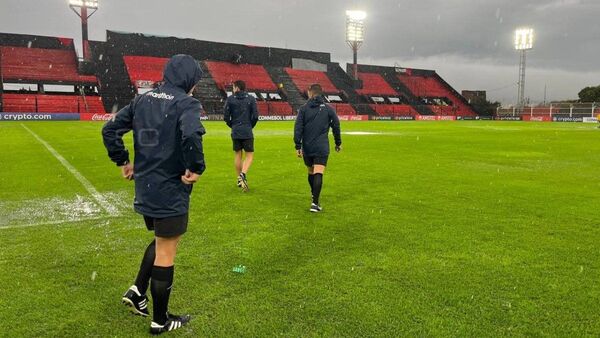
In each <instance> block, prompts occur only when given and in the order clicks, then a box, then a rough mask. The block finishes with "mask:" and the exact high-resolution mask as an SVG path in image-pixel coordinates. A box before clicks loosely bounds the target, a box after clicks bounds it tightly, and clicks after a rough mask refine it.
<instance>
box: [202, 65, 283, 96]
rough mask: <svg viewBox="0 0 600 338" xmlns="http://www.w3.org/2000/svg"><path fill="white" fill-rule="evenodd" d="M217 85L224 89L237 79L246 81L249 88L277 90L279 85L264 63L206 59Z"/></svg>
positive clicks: (268, 90)
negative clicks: (275, 82) (235, 62)
mask: <svg viewBox="0 0 600 338" xmlns="http://www.w3.org/2000/svg"><path fill="white" fill-rule="evenodd" d="M205 64H206V66H207V67H208V71H209V72H210V73H211V75H212V77H213V79H214V80H215V82H216V83H217V86H218V87H219V88H221V89H222V90H225V89H226V88H227V87H231V84H232V83H233V82H234V81H236V80H242V81H244V82H246V87H247V88H248V90H258V91H267V92H277V86H276V85H275V84H274V83H273V80H271V77H270V76H269V73H267V71H266V70H265V68H264V67H263V66H262V65H253V64H233V63H228V62H218V61H206V62H205Z"/></svg>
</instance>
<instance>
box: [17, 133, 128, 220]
mask: <svg viewBox="0 0 600 338" xmlns="http://www.w3.org/2000/svg"><path fill="white" fill-rule="evenodd" d="M21 127H23V128H24V129H25V130H27V131H28V132H29V133H30V134H31V135H32V136H33V137H34V138H35V139H36V140H37V141H38V142H39V143H41V144H42V145H43V146H44V147H46V149H48V151H49V152H50V153H51V154H52V155H53V156H54V157H55V158H56V159H57V160H58V161H59V162H60V163H61V164H62V165H63V166H64V167H65V168H66V169H67V170H68V171H69V172H70V173H71V174H72V175H73V176H75V178H76V179H77V180H78V181H79V183H81V185H83V187H84V188H85V189H86V190H87V191H88V193H89V194H90V195H92V197H93V198H94V199H95V200H96V202H98V204H99V205H100V206H101V207H102V209H104V210H105V211H106V212H107V213H108V214H109V215H111V216H117V215H118V214H119V212H118V211H117V209H116V208H115V207H114V206H113V205H111V204H110V203H109V202H108V201H107V200H106V199H105V198H104V196H102V195H101V194H100V193H99V192H98V190H96V188H94V186H93V185H92V183H90V181H88V179H87V178H85V177H84V176H83V175H82V174H81V173H80V172H79V171H78V170H77V169H75V167H74V166H73V165H71V163H69V161H67V160H66V159H65V158H64V157H62V155H61V154H59V153H58V152H57V151H56V150H55V149H54V148H53V147H52V146H51V145H50V144H49V143H48V142H46V141H44V139H42V138H41V137H40V136H38V134H36V133H34V132H33V131H32V130H31V129H29V128H27V127H26V126H25V125H24V124H22V123H21Z"/></svg>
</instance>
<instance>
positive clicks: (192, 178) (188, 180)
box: [181, 170, 200, 185]
mask: <svg viewBox="0 0 600 338" xmlns="http://www.w3.org/2000/svg"><path fill="white" fill-rule="evenodd" d="M198 179H200V175H198V174H196V173H193V172H191V171H189V170H186V171H185V175H183V176H181V182H183V184H187V185H192V184H194V183H196V182H198Z"/></svg>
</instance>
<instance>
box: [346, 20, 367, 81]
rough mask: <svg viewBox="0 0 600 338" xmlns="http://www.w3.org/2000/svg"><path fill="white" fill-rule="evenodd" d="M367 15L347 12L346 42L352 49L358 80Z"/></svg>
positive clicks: (354, 69)
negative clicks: (359, 55)
mask: <svg viewBox="0 0 600 338" xmlns="http://www.w3.org/2000/svg"><path fill="white" fill-rule="evenodd" d="M366 18H367V13H366V12H363V11H346V42H347V43H348V45H349V46H350V48H352V54H353V59H354V63H353V73H354V74H353V75H354V79H355V80H358V50H359V49H360V46H361V45H362V44H363V42H364V41H365V19H366Z"/></svg>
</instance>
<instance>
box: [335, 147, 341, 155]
mask: <svg viewBox="0 0 600 338" xmlns="http://www.w3.org/2000/svg"><path fill="white" fill-rule="evenodd" d="M335 151H336V152H338V153H339V152H340V151H342V146H341V145H339V146H335Z"/></svg>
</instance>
